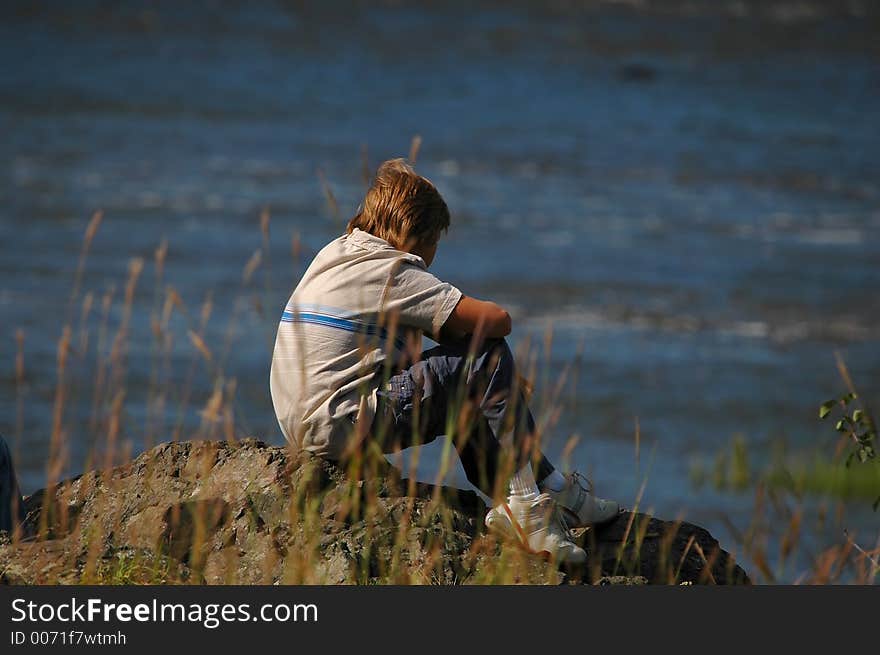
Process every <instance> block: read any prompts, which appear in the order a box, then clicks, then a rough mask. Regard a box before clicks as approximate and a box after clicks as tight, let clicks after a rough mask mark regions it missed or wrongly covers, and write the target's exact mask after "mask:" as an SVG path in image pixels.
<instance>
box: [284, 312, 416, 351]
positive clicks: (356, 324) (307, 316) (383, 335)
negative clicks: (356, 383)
mask: <svg viewBox="0 0 880 655" xmlns="http://www.w3.org/2000/svg"><path fill="white" fill-rule="evenodd" d="M281 322H282V323H311V324H312V325H323V326H325V327H332V328H337V329H340V330H345V331H347V332H356V333H359V334H365V335H367V336H376V335H378V336H379V338H380V339H384V340H387V339H388V330H386V329H385V328H383V327H380V326H378V325H372V324H370V323H362V322H360V321H352V320H349V319H346V318H339V317H338V316H330V315H328V314H321V313H319V312H303V311H298V312H291V311H285V312H284V313H283V314H282V315H281ZM394 345H395V346H396V347H397V348H398V349H400V350H403V348H404V347H405V345H406V344H405V342H404V341H403V339H400V338H397V339H395V340H394Z"/></svg>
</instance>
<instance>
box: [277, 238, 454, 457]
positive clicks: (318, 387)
mask: <svg viewBox="0 0 880 655" xmlns="http://www.w3.org/2000/svg"><path fill="white" fill-rule="evenodd" d="M460 299H461V292H460V291H459V290H458V289H456V288H455V287H453V286H452V285H451V284H448V283H445V282H441V281H440V280H438V279H437V278H436V277H434V276H433V275H431V274H430V273H429V272H428V271H427V267H426V265H425V262H424V260H423V259H422V258H421V257H419V256H417V255H415V254H411V253H408V252H403V251H401V250H398V249H396V248H394V247H393V246H392V245H391V244H389V243H388V242H387V241H385V240H384V239H381V238H379V237H377V236H374V235H372V234H369V233H368V232H364V231H362V230H359V229H357V228H355V229H353V230H352V232H351V233H350V234H345V235H343V236H341V237H339V238H337V239H335V240H333V241H331V242H330V243H329V244H328V245H327V246H325V247H324V248H323V249H322V250H321V251H320V252H319V253H318V254H317V256H316V257H315V259H314V260H313V261H312V263H311V265H310V266H309V268H308V269H307V270H306V272H305V274H304V275H303V278H302V280H301V281H300V283H299V285H297V287H296V289H295V290H294V292H293V295H292V296H291V297H290V300H289V301H288V303H287V306H286V307H285V311H284V314H283V316H282V318H281V322H280V324H279V327H278V335H277V338H276V341H275V351H274V354H273V358H272V371H271V374H270V387H271V392H272V402H273V404H274V406H275V413H276V415H277V417H278V421H279V424H280V426H281V430H282V432H284V435H285V437H286V438H287V440H288V441H290V442H291V443H292V444H293V445H295V446H296V447H298V448H303V449H306V450H310V451H312V452H314V453H315V454H317V455H319V456H322V457H329V458H332V459H337V458H339V457H340V456H341V454H342V451H343V450H344V448H345V446H346V441H347V439H348V437H349V436H350V434H351V432H352V426H353V423H354V420H355V419H358V418H360V420H365V421H367V425H369V422H370V421H371V420H372V417H373V414H374V412H375V407H376V390H377V388H378V386H379V382H380V376H377V375H376V373H377V372H378V371H379V370H380V368H381V365H382V363H383V362H385V361H386V359H387V358H388V357H391V358H392V360H391V364H392V365H395V364H399V363H401V362H402V360H403V359H404V358H405V357H406V356H407V353H418V352H419V351H420V350H421V334H422V332H428V333H429V334H437V333H438V332H439V331H440V328H441V326H442V325H443V324H444V322H445V321H446V319H447V318H448V317H449V315H450V314H451V313H452V311H453V309H455V306H456V304H457V303H458V301H459V300H460ZM362 409H363V411H364V412H365V414H363V413H360V412H361V410H362Z"/></svg>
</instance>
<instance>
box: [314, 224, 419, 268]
mask: <svg viewBox="0 0 880 655" xmlns="http://www.w3.org/2000/svg"><path fill="white" fill-rule="evenodd" d="M365 253H368V255H367V258H368V259H369V260H376V261H383V262H387V263H391V262H394V261H399V262H401V263H409V264H413V265H415V266H417V267H419V268H422V269H427V266H426V265H425V261H424V260H423V259H422V258H421V257H419V256H418V255H413V254H412V253H408V252H404V251H402V250H398V249H397V248H395V247H394V246H392V245H391V244H390V243H388V242H387V241H386V240H385V239H382V238H380V237H377V236H375V235H372V234H370V233H369V232H364V231H363V230H359V229H358V228H354V230H352V232H351V233H348V234H343V235H341V236H339V237H337V238H335V239H333V240H332V241H331V242H330V243H328V244H327V245H326V246H324V247H323V248H322V249H321V250H320V251H319V252H318V254H317V255H315V261H316V262H319V261H327V260H331V259H333V260H340V261H341V262H346V261H358V262H360V261H363V259H364V255H365Z"/></svg>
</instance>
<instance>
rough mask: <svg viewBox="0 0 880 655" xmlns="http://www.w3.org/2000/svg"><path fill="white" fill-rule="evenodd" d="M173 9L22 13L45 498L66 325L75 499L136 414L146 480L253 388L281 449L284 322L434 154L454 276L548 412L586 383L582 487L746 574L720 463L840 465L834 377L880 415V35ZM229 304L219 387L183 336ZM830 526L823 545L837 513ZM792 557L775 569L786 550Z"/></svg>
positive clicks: (3, 353)
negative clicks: (125, 326)
mask: <svg viewBox="0 0 880 655" xmlns="http://www.w3.org/2000/svg"><path fill="white" fill-rule="evenodd" d="M180 4H184V3H171V2H168V3H143V4H138V3H126V4H124V5H123V6H122V7H112V8H111V7H109V6H105V5H104V4H102V3H94V4H92V3H86V2H83V3H77V4H76V5H69V6H68V5H66V4H58V5H52V6H51V8H50V9H49V10H45V9H35V8H32V7H31V5H30V4H29V3H4V8H3V10H2V12H3V20H2V21H0V56H2V58H3V61H5V62H6V63H7V65H6V66H4V67H2V69H0V100H2V102H0V128H2V133H3V135H4V138H3V140H2V141H0V243H2V250H0V316H2V321H0V330H2V333H0V367H2V368H0V371H2V373H0V431H2V433H3V434H5V435H7V436H8V437H10V439H11V440H12V441H14V442H15V447H16V450H17V457H18V461H19V467H20V472H21V478H22V485H23V487H24V489H25V492H30V491H33V490H35V489H36V488H39V487H40V486H42V485H43V484H44V482H45V478H46V470H45V462H46V458H47V454H48V452H49V442H50V435H51V433H52V425H53V424H52V416H53V412H52V409H53V403H54V399H55V393H56V383H57V379H56V367H57V346H58V340H59V338H60V336H61V334H62V328H63V325H64V324H65V323H71V325H72V326H73V339H74V345H75V348H74V350H73V351H72V353H71V355H70V357H69V359H68V362H67V365H68V368H67V371H66V374H65V375H66V378H65V379H66V382H65V384H66V388H68V392H67V395H66V398H65V403H64V414H63V420H62V428H63V431H64V435H65V440H66V443H67V444H68V450H67V451H66V453H65V454H66V461H67V466H66V468H65V471H66V472H67V473H70V474H72V473H76V472H78V471H79V470H81V469H82V468H83V466H85V465H86V464H87V462H88V461H89V455H90V453H93V452H96V451H97V452H99V453H100V452H101V451H102V449H103V448H105V446H106V434H107V417H108V416H109V415H110V414H111V405H112V398H113V393H115V392H116V391H118V390H119V389H121V388H124V389H125V396H124V399H123V411H122V414H121V417H122V424H121V431H120V435H119V445H120V447H121V448H123V449H128V450H129V451H130V452H132V453H137V452H140V451H141V450H143V449H144V448H146V447H148V446H149V445H150V444H153V443H157V442H159V441H164V440H167V439H169V438H171V437H172V436H174V435H175V434H177V435H178V436H179V437H181V438H187V437H189V436H194V435H205V434H209V435H211V434H213V435H219V434H220V428H219V427H218V428H217V430H215V431H213V432H212V429H213V426H212V424H209V423H206V422H205V421H204V420H203V416H202V415H201V413H200V410H201V409H202V408H203V407H204V406H205V404H206V403H207V401H208V398H209V396H210V394H211V392H212V391H213V390H214V388H215V381H216V380H218V379H219V378H222V380H223V383H224V384H225V383H228V382H229V380H231V379H234V380H235V391H234V397H235V405H234V412H235V413H234V432H235V434H236V435H237V436H243V435H246V434H253V435H259V436H261V437H262V438H264V439H266V440H268V441H271V442H275V443H280V442H281V435H280V432H279V430H278V427H277V424H276V423H275V420H274V415H273V412H272V407H271V402H270V399H269V395H268V367H269V356H270V352H271V344H272V340H273V338H274V331H275V325H276V321H277V318H278V315H279V313H280V311H281V308H282V306H283V305H284V302H285V301H286V299H287V296H288V295H289V292H290V290H291V289H292V287H293V285H295V283H296V281H297V280H298V277H299V275H300V274H301V273H302V271H303V270H304V268H305V266H306V265H307V264H308V261H309V259H310V256H311V254H313V253H314V252H315V251H316V250H317V249H319V248H320V247H321V246H322V245H323V244H324V243H326V242H327V241H328V240H330V239H331V238H333V237H335V236H336V235H338V234H339V233H340V232H341V230H342V228H343V226H344V224H345V221H346V220H347V218H348V217H349V216H350V215H351V214H352V213H353V210H354V208H355V207H356V205H357V204H358V202H359V200H360V197H361V195H362V194H363V191H364V188H365V187H364V184H365V183H364V172H363V171H364V167H365V162H366V165H367V167H368V168H371V167H375V165H376V164H378V163H379V162H380V161H381V160H383V159H385V158H388V157H393V156H405V155H406V154H407V153H408V152H409V149H410V144H411V140H412V138H413V137H414V135H417V134H418V135H420V136H421V139H422V146H421V149H420V150H419V152H418V159H417V164H418V168H419V170H420V172H422V173H423V174H425V175H427V176H428V177H430V178H431V179H432V180H434V182H435V183H436V184H437V186H438V188H439V189H440V191H441V193H443V195H444V196H445V197H446V199H447V201H448V204H449V206H450V208H451V211H452V229H451V231H450V232H449V234H448V236H447V237H446V238H445V239H444V240H443V242H442V244H441V247H440V250H439V253H438V256H437V259H436V262H435V264H434V269H435V270H436V273H437V274H438V275H439V276H441V277H443V278H445V279H448V280H450V281H451V282H453V283H455V284H456V285H458V286H459V287H460V288H462V289H463V290H464V291H465V293H469V294H471V295H475V296H477V297H483V298H492V299H494V300H496V301H498V302H499V303H501V304H503V305H505V306H507V307H508V308H509V309H510V311H511V313H512V315H513V318H514V333H513V335H512V341H513V343H514V345H515V346H517V347H518V348H520V349H523V348H525V346H526V345H529V344H531V345H532V346H533V348H532V357H533V359H534V362H535V367H536V379H537V382H538V398H539V399H540V398H541V397H543V396H542V395H543V394H547V393H551V391H552V389H553V388H554V386H555V385H556V384H557V382H558V380H559V376H560V374H561V371H562V370H563V369H564V368H565V367H566V366H568V365H572V364H574V363H576V364H577V365H576V366H575V370H574V371H573V373H572V374H571V375H570V376H569V382H568V383H566V384H565V385H564V386H563V387H562V392H561V395H560V397H559V398H558V399H556V401H554V402H553V403H546V404H542V403H541V402H540V400H539V401H538V402H537V403H536V412H537V413H538V414H539V415H542V416H543V415H546V413H547V412H546V411H544V410H545V409H546V407H545V405H554V406H561V407H562V408H563V410H564V411H562V412H561V415H560V416H559V417H558V419H557V420H556V421H555V423H554V424H552V425H549V426H548V428H547V431H546V434H547V450H548V452H549V453H550V454H551V455H553V456H554V457H558V456H559V455H560V454H561V452H562V450H563V448H564V446H565V444H566V442H567V441H568V439H569V438H570V437H571V436H572V435H574V434H576V435H578V437H579V441H578V445H577V447H576V448H575V450H574V451H573V453H572V456H571V464H572V465H576V466H578V467H580V468H582V469H584V470H586V471H589V472H590V473H591V474H592V476H593V478H594V481H595V483H596V485H597V489H598V491H600V492H601V493H602V494H603V495H606V496H610V497H615V498H619V499H620V500H621V501H622V502H623V503H624V504H627V505H630V506H631V505H632V504H633V503H634V502H635V500H636V498H637V496H638V493H639V489H640V488H641V486H642V484H643V483H645V488H644V492H643V495H642V496H641V499H642V505H643V507H649V508H652V509H653V510H654V511H656V512H657V513H658V514H659V515H663V516H667V517H670V518H672V517H674V516H676V515H682V516H684V517H686V518H688V519H690V520H693V521H697V522H700V523H701V524H703V525H705V526H706V527H707V528H709V529H710V531H712V532H713V534H715V535H716V536H718V537H719V538H721V540H722V543H723V544H724V545H725V546H728V547H730V548H732V549H733V550H737V544H736V542H735V535H734V531H733V530H732V529H731V528H730V526H731V525H733V526H734V528H735V529H736V530H739V531H742V530H744V529H745V528H746V527H747V526H748V525H749V522H750V521H751V519H752V518H753V500H754V499H753V497H752V495H751V494H733V493H728V492H718V491H715V490H711V489H707V488H703V489H699V490H698V489H696V488H695V487H694V486H693V484H692V482H691V480H690V471H691V469H692V467H693V465H694V462H695V461H704V460H705V461H711V459H712V458H713V457H714V455H715V453H716V452H718V450H719V449H721V448H725V447H727V446H728V445H729V444H730V441H731V439H732V438H733V437H734V435H741V436H742V437H743V438H744V439H746V440H747V442H748V443H749V445H750V453H751V455H752V457H753V461H754V462H755V463H756V465H757V466H760V464H761V463H762V461H764V460H766V459H767V458H768V457H769V453H770V451H771V449H772V447H773V444H774V443H776V442H777V441H778V440H780V439H784V440H785V441H786V442H787V443H788V447H789V449H790V450H794V451H802V452H812V451H814V450H817V449H818V450H819V451H820V452H823V453H827V454H829V456H830V454H831V453H832V452H833V449H834V443H835V441H834V435H833V431H832V430H831V427H830V426H829V425H827V424H824V423H820V422H819V421H817V420H816V408H817V406H818V404H819V403H820V402H821V401H823V400H824V399H826V398H827V397H830V396H832V395H834V394H837V393H841V392H842V391H844V390H845V387H844V385H843V382H842V381H841V380H840V378H839V376H838V373H837V369H836V366H835V360H834V352H835V351H837V352H839V353H840V355H841V356H842V357H843V359H844V360H845V361H846V364H847V366H848V367H849V370H850V373H851V374H852V377H853V379H854V380H855V383H856V385H857V386H858V388H859V390H860V392H861V393H862V396H863V397H864V398H865V399H867V400H868V402H869V403H870V402H871V401H872V400H873V402H874V406H878V402H877V401H878V400H880V375H878V374H880V349H878V344H880V327H878V317H880V294H878V293H877V292H878V289H880V266H878V262H880V238H878V234H880V230H878V228H880V155H878V153H880V134H878V130H877V117H878V116H880V84H878V82H880V75H878V73H880V70H878V64H877V62H878V61H880V60H878V56H877V55H878V46H877V40H876V26H877V24H878V15H877V13H876V9H873V8H872V7H870V6H867V5H866V6H865V7H862V8H861V11H862V12H863V13H862V15H851V14H848V13H847V11H845V10H843V9H839V8H836V7H835V6H833V5H831V4H830V3H809V2H807V3H801V4H799V5H798V7H799V8H800V9H798V10H794V9H792V8H791V6H790V4H789V3H784V2H776V3H708V2H707V3H703V4H699V3H698V4H697V5H694V4H693V3H675V2H673V3H661V4H659V5H656V6H655V5H654V4H653V3H647V4H646V5H645V6H643V7H641V8H640V9H632V8H626V7H616V6H614V5H608V4H602V3H597V4H591V3H587V4H585V6H584V7H583V8H580V9H575V8H556V9H552V10H551V9H541V8H539V7H538V5H537V4H535V5H532V4H530V3H524V2H523V3H517V2H515V3H504V4H495V3H493V2H480V3H468V4H467V5H456V4H452V5H444V7H442V8H441V7H434V8H430V9H424V8H423V9H418V8H402V7H393V6H388V7H383V8H374V9H372V10H369V11H368V10H365V9H363V8H359V7H358V6H356V5H352V6H348V5H343V4H340V3H334V5H333V7H334V11H332V12H331V11H329V10H319V9H307V8H301V7H298V6H296V7H295V6H293V5H287V4H283V3H280V4H277V5H275V4H266V5H262V6H261V7H260V8H256V7H251V6H237V5H229V6H227V5H226V4H225V3H221V4H205V5H200V4H191V3H185V4H186V6H185V7H181V6H178V5H180ZM796 9H797V8H796ZM856 9H858V7H856ZM322 180H324V182H322ZM325 183H326V185H327V186H328V187H329V189H331V190H332V194H333V196H334V198H335V202H336V205H335V206H334V205H333V204H332V203H328V201H327V199H326V196H325V189H324V184H325ZM98 209H101V210H103V212H104V219H103V222H102V223H101V225H100V228H99V230H98V232H97V235H96V237H95V239H94V241H93V243H92V244H91V249H90V252H89V254H88V257H87V259H86V266H85V270H84V275H83V278H82V283H81V285H80V289H79V290H78V293H77V295H76V297H75V298H74V299H73V300H72V301H71V296H72V293H73V291H74V286H75V274H76V270H77V265H78V260H79V256H80V251H81V246H82V238H83V232H84V230H85V226H86V224H87V223H88V220H89V217H90V216H91V214H92V213H93V212H94V211H95V210H98ZM264 209H268V211H269V214H270V217H271V220H270V224H269V225H270V228H269V238H268V242H266V241H264V235H263V233H262V232H261V229H260V218H259V217H260V213H261V212H262V211H263V210H264ZM163 239H164V240H166V241H167V244H168V254H167V261H166V262H165V266H164V270H163V271H162V276H161V278H158V277H157V269H156V266H155V263H154V252H155V250H156V248H157V247H158V246H159V244H160V243H161V242H162V240H163ZM294 243H295V245H292V244H294ZM258 249H261V251H262V252H261V263H260V266H259V267H257V268H256V270H255V272H254V274H253V276H252V277H251V278H250V281H249V282H248V283H247V284H244V283H243V282H242V274H243V269H244V268H245V265H246V263H247V262H248V260H249V259H250V258H251V256H252V255H253V253H254V252H255V251H256V250H258ZM134 257H141V258H143V259H144V261H145V266H144V270H143V273H142V275H141V277H140V279H139V281H138V283H137V286H136V288H135V291H134V296H133V307H132V318H131V321H130V325H129V331H128V337H127V339H126V342H127V344H128V345H127V350H126V351H125V359H124V362H125V364H124V367H123V368H121V369H119V370H118V372H117V376H118V377H117V378H116V381H115V383H114V384H113V385H112V389H110V390H109V391H108V390H106V385H105V387H104V389H105V390H104V391H102V392H101V393H100V394H99V396H98V398H97V400H96V399H95V397H94V394H93V390H94V388H95V379H96V378H97V376H98V371H99V369H100V368H101V367H102V361H104V360H105V359H106V358H107V357H108V355H109V353H110V350H111V346H112V341H113V338H114V336H115V335H116V333H117V331H118V329H119V327H120V324H121V322H122V321H123V315H124V311H123V304H124V303H123V295H124V288H125V281H126V276H127V270H128V266H129V262H130V260H131V259H132V258H134ZM168 286H171V287H173V288H174V289H175V290H176V292H177V293H178V294H179V296H180V298H181V299H182V301H183V303H184V304H185V306H186V312H187V315H184V313H183V312H181V311H180V310H179V308H178V309H175V311H173V312H172V314H171V316H170V322H169V324H168V334H170V335H171V338H172V340H171V342H170V343H166V344H165V345H164V346H162V345H160V344H158V343H157V341H156V339H155V338H154V336H153V332H152V330H151V320H153V319H156V318H157V319H161V312H162V307H163V303H164V302H165V299H166V287H168ZM111 287H112V288H113V289H114V291H113V295H112V299H111V300H110V304H109V314H108V318H107V321H106V326H105V328H104V330H103V332H104V334H103V338H101V336H102V330H101V324H102V319H101V314H102V309H101V302H102V299H103V298H104V296H105V294H107V293H108V290H109V289H110V288H111ZM89 293H91V294H92V298H93V304H92V308H91V311H90V312H89V314H88V315H87V316H86V317H85V318H84V319H83V318H82V303H83V301H84V299H85V298H86V297H87V295H88V294H89ZM209 294H210V297H211V307H212V311H211V314H210V318H209V321H208V323H207V327H206V331H205V336H204V340H205V343H206V344H207V345H208V347H209V348H210V349H211V353H212V362H211V363H210V364H206V363H205V361H204V359H203V358H201V357H200V356H199V355H198V353H197V351H196V350H195V348H194V346H193V344H192V342H191V340H190V339H189V338H188V336H187V330H188V329H193V330H196V331H198V329H199V328H198V325H199V320H200V319H199V312H200V307H201V305H202V303H203V302H204V300H205V298H206V297H207V296H208V295H209ZM19 330H20V331H21V334H23V338H24V340H23V344H24V345H23V356H24V369H25V377H24V380H23V383H21V384H19V383H18V382H17V381H16V375H15V373H14V370H15V369H14V366H15V364H14V362H15V357H16V348H17V347H16V333H17V331H19ZM546 343H549V348H548V347H545V344H546ZM166 352H167V356H166V355H165V354H164V353H166ZM578 353H580V358H579V359H578ZM529 359H530V356H528V355H525V354H524V355H523V358H522V360H521V361H522V364H523V368H524V369H527V368H528V363H527V362H528V361H529ZM229 393H230V395H231V394H232V392H231V391H230V392H229ZM163 399H164V405H162V404H161V403H162V402H163ZM95 406H97V411H95V409H94V408H95ZM636 418H638V421H639V425H640V444H639V457H638V459H637V458H636V448H635V438H634V435H635V422H636ZM436 450H438V449H437V448H435V449H434V451H436ZM423 475H425V476H426V477H430V465H428V468H427V469H426V470H425V471H424V472H423ZM878 493H880V490H878ZM804 502H805V503H806V505H805V507H806V508H807V512H808V517H809V516H812V515H813V513H815V512H816V511H818V508H819V507H821V506H822V505H827V506H828V507H830V508H831V509H832V510H833V509H834V508H835V507H836V502H835V501H829V500H824V499H815V498H813V499H806V500H805V501H804ZM869 504H870V503H869V501H864V500H859V501H852V502H849V503H845V504H843V506H842V513H841V519H840V520H839V521H831V522H828V523H827V524H826V525H824V526H823V527H821V528H816V529H815V530H812V531H811V534H810V535H809V536H808V537H807V539H809V540H811V541H810V542H809V545H810V547H811V548H812V549H813V550H815V551H818V550H819V549H820V547H821V546H823V545H827V544H831V543H840V542H841V541H842V539H843V537H842V535H843V529H844V528H847V529H848V530H849V531H850V533H851V534H852V533H855V534H856V535H857V537H858V540H859V541H860V543H864V545H865V546H866V547H867V546H870V545H873V543H874V542H875V541H876V540H877V538H878V533H880V520H878V515H877V514H874V513H872V512H871V510H870V508H869ZM769 549H770V558H771V561H775V559H774V558H775V555H774V553H775V552H776V551H777V550H778V535H776V536H772V537H771V539H770V544H769ZM808 565H809V557H808V556H807V555H804V556H803V559H802V561H800V562H799V563H798V566H799V567H800V568H798V566H796V567H794V568H793V569H792V570H789V571H786V572H785V574H784V575H783V578H786V577H787V576H788V578H787V579H795V577H796V575H797V572H798V571H799V570H803V569H805V568H806V567H807V566H808Z"/></svg>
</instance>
